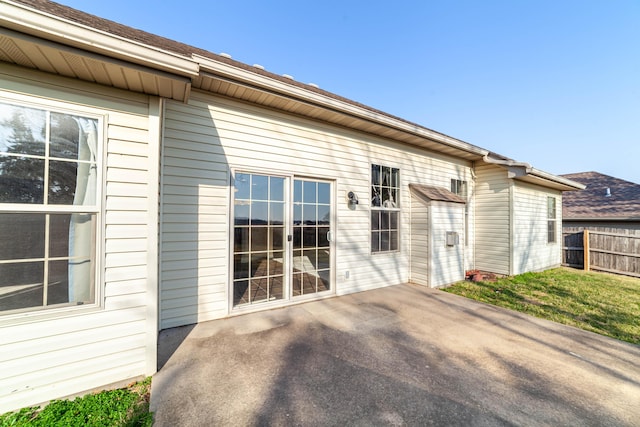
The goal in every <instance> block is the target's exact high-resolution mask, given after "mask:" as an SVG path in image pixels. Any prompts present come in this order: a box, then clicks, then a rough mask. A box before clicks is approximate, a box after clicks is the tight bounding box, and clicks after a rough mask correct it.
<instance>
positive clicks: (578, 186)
mask: <svg viewBox="0 0 640 427" xmlns="http://www.w3.org/2000/svg"><path fill="white" fill-rule="evenodd" d="M529 174H530V175H534V176H536V177H538V178H541V179H544V180H548V181H552V182H556V183H558V184H561V185H565V186H567V187H571V190H584V189H585V188H587V186H586V185H584V184H580V183H579V182H576V181H572V180H570V179H567V178H564V177H562V176H558V175H554V174H551V173H549V172H545V171H541V170H540V169H536V168H531V170H530V171H529Z"/></svg>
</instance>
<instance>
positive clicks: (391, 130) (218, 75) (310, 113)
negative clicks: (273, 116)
mask: <svg viewBox="0 0 640 427" xmlns="http://www.w3.org/2000/svg"><path fill="white" fill-rule="evenodd" d="M194 59H195V60H197V61H198V62H199V64H200V78H196V79H195V80H194V84H193V87H194V88H199V89H202V90H205V91H208V92H212V93H217V94H221V95H225V96H230V97H232V98H236V99H240V100H245V101H249V102H255V99H257V98H259V99H260V103H261V104H262V105H264V106H267V107H271V108H276V109H283V110H285V111H289V112H295V113H296V114H299V115H303V116H307V117H310V118H313V119H317V120H322V121H326V122H329V123H333V124H338V125H341V126H346V127H349V128H352V129H356V130H360V131H363V132H366V133H370V134H374V135H377V136H382V137H385V138H391V139H394V140H396V141H399V142H402V143H406V144H410V145H413V146H417V147H420V148H424V149H428V150H432V151H435V152H440V153H443V154H446V155H450V156H455V157H460V158H463V159H465V160H470V161H473V160H479V159H481V158H482V156H484V155H485V154H487V153H488V151H487V150H484V149H482V148H480V147H477V146H474V145H472V144H468V143H466V142H463V141H460V140H457V139H455V138H451V137H449V136H447V135H444V134H441V133H438V132H435V131H432V130H430V129H427V128H424V127H421V126H418V125H415V124H411V123H408V122H405V121H403V120H399V119H395V118H394V117H392V116H388V115H385V114H382V113H378V112H375V111H372V110H369V109H366V108H361V107H359V106H357V105H354V104H351V103H347V102H343V101H341V100H338V99H335V98H332V97H330V96H326V95H323V94H321V93H317V92H315V91H311V90H306V89H304V88H301V87H298V86H297V85H290V84H287V83H286V82H282V81H278V80H274V79H271V78H269V77H267V76H262V75H259V74H256V73H252V72H250V71H247V70H243V69H239V68H237V67H234V66H232V65H229V64H225V63H222V62H219V61H214V60H212V59H211V58H206V57H202V56H199V55H194ZM239 89H242V90H239ZM258 94H259V95H258ZM282 101H285V104H286V106H283V102H282Z"/></svg>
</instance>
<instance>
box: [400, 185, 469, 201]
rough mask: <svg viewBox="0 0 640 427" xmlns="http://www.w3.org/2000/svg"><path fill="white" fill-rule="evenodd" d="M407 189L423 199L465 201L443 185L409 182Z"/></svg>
mask: <svg viewBox="0 0 640 427" xmlns="http://www.w3.org/2000/svg"><path fill="white" fill-rule="evenodd" d="M409 189H410V190H411V191H413V192H414V193H415V194H416V195H417V196H418V197H420V198H421V199H423V200H426V201H427V202H429V201H439V202H452V203H463V204H464V203H467V202H466V200H465V199H463V198H462V197H460V196H458V195H457V194H454V193H452V192H451V191H449V190H447V189H446V188H444V187H435V186H432V185H422V184H409Z"/></svg>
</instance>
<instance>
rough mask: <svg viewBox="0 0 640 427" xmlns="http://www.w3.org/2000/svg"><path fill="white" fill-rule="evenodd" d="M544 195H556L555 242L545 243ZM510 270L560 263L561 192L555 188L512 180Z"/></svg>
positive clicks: (526, 269)
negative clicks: (511, 263) (511, 250)
mask: <svg viewBox="0 0 640 427" xmlns="http://www.w3.org/2000/svg"><path fill="white" fill-rule="evenodd" d="M547 197H554V198H555V199H556V242H555V243H547ZM513 212H514V227H513V269H512V274H520V273H524V272H527V271H539V270H544V269H547V268H550V267H555V266H558V265H560V264H561V263H562V195H561V193H560V192H559V191H556V190H551V189H548V188H543V187H539V186H535V185H531V184H527V183H523V182H518V181H514V186H513Z"/></svg>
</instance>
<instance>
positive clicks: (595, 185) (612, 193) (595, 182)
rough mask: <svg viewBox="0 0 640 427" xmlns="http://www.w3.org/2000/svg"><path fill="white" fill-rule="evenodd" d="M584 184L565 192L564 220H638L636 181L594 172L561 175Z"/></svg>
mask: <svg viewBox="0 0 640 427" xmlns="http://www.w3.org/2000/svg"><path fill="white" fill-rule="evenodd" d="M561 176H562V177H565V178H568V179H570V180H572V181H576V182H580V183H582V184H584V185H586V188H585V189H584V190H582V191H572V192H568V193H565V195H564V196H563V201H562V217H563V219H567V220H596V221H598V220H599V221H625V220H626V221H640V185H639V184H635V183H633V182H629V181H625V180H624V179H620V178H615V177H612V176H609V175H605V174H602V173H598V172H580V173H570V174H565V175H561Z"/></svg>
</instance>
